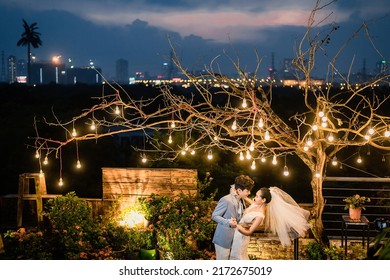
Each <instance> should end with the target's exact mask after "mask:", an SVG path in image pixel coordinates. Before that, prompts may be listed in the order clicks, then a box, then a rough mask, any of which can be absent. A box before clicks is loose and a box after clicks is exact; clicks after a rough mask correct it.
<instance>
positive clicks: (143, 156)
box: [141, 154, 148, 163]
mask: <svg viewBox="0 0 390 280" xmlns="http://www.w3.org/2000/svg"><path fill="white" fill-rule="evenodd" d="M141 161H142V163H146V162H147V161H148V158H147V157H146V155H145V154H143V155H142V158H141Z"/></svg>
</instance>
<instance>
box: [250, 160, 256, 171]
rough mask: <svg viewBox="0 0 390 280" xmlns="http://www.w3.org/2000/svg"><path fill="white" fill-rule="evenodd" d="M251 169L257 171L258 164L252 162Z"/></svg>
mask: <svg viewBox="0 0 390 280" xmlns="http://www.w3.org/2000/svg"><path fill="white" fill-rule="evenodd" d="M251 169H252V170H255V169H256V162H255V161H252V165H251Z"/></svg>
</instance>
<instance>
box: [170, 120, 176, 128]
mask: <svg viewBox="0 0 390 280" xmlns="http://www.w3.org/2000/svg"><path fill="white" fill-rule="evenodd" d="M175 127H176V123H175V121H174V120H172V121H171V128H175Z"/></svg>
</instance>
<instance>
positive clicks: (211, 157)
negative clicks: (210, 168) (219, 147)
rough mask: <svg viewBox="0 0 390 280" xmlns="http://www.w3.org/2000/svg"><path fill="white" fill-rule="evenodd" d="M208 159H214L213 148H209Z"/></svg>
mask: <svg viewBox="0 0 390 280" xmlns="http://www.w3.org/2000/svg"><path fill="white" fill-rule="evenodd" d="M207 159H208V160H212V159H213V151H212V150H209V152H208V154H207Z"/></svg>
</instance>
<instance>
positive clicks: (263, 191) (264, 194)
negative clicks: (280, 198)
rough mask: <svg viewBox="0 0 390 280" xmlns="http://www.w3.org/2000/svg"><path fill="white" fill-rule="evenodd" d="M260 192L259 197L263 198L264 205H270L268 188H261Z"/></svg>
mask: <svg viewBox="0 0 390 280" xmlns="http://www.w3.org/2000/svg"><path fill="white" fill-rule="evenodd" d="M260 191H261V197H262V198H265V203H270V202H271V199H272V196H271V193H270V191H269V188H261V189H260Z"/></svg>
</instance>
